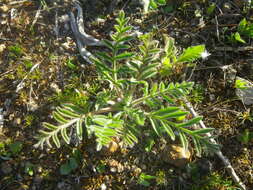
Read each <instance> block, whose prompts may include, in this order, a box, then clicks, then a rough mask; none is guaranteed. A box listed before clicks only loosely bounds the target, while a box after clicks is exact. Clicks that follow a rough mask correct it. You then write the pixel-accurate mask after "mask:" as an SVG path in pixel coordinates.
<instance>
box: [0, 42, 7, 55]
mask: <svg viewBox="0 0 253 190" xmlns="http://www.w3.org/2000/svg"><path fill="white" fill-rule="evenodd" d="M5 48H6V46H5V45H4V44H1V45H0V53H2V52H3V51H4V50H5Z"/></svg>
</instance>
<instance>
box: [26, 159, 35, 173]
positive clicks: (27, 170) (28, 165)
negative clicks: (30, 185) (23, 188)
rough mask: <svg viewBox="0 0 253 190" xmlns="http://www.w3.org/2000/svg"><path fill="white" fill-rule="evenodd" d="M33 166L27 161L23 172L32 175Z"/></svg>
mask: <svg viewBox="0 0 253 190" xmlns="http://www.w3.org/2000/svg"><path fill="white" fill-rule="evenodd" d="M33 168H34V165H33V164H32V163H30V162H27V163H26V164H25V173H27V174H28V175H29V176H33V174H34V172H33Z"/></svg>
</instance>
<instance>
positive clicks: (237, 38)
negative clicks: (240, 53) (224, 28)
mask: <svg viewBox="0 0 253 190" xmlns="http://www.w3.org/2000/svg"><path fill="white" fill-rule="evenodd" d="M242 36H243V37H244V38H253V23H250V22H248V21H247V20H246V19H245V18H244V19H242V20H241V22H240V23H239V24H238V27H237V32H235V33H232V34H231V35H230V36H229V37H228V40H229V41H230V42H231V43H236V42H240V43H246V41H245V40H244V39H243V38H242Z"/></svg>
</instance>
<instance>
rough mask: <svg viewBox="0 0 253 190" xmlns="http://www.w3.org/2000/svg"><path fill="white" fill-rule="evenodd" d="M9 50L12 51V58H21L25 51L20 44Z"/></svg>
mask: <svg viewBox="0 0 253 190" xmlns="http://www.w3.org/2000/svg"><path fill="white" fill-rule="evenodd" d="M8 50H9V51H10V54H9V56H10V57H12V58H16V57H21V56H22V55H23V49H22V47H21V46H20V45H19V44H16V45H13V46H9V47H8Z"/></svg>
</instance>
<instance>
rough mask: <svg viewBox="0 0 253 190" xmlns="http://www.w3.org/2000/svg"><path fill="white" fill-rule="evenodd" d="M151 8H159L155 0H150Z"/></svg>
mask: <svg viewBox="0 0 253 190" xmlns="http://www.w3.org/2000/svg"><path fill="white" fill-rule="evenodd" d="M149 6H150V7H151V8H153V9H157V8H158V5H157V4H156V2H155V0H150V3H149Z"/></svg>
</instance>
